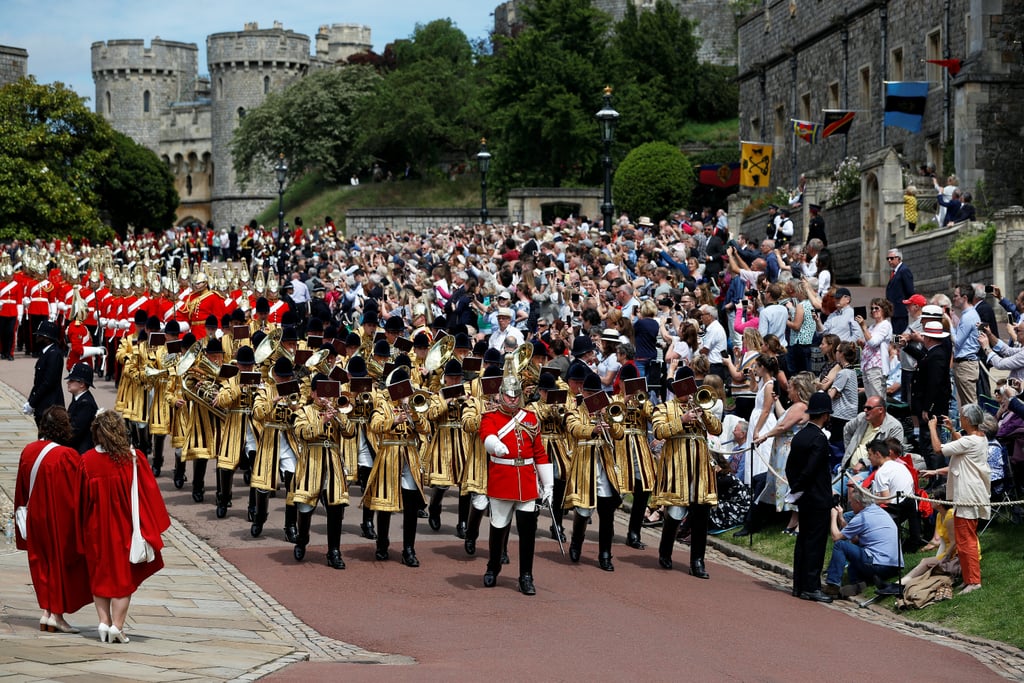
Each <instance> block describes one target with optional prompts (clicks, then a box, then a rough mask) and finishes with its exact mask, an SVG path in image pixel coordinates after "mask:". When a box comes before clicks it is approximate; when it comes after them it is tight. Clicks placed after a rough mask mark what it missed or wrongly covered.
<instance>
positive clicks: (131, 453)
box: [79, 410, 171, 643]
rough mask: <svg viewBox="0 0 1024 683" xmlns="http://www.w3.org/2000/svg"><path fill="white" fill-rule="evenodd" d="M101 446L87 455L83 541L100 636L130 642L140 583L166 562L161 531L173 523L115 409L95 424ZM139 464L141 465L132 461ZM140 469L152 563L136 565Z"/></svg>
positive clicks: (94, 435) (95, 439)
mask: <svg viewBox="0 0 1024 683" xmlns="http://www.w3.org/2000/svg"><path fill="white" fill-rule="evenodd" d="M92 440H93V443H95V444H96V447H95V448H94V449H92V450H91V451H86V452H85V453H84V454H83V455H82V469H83V477H82V480H83V487H82V508H81V509H82V514H81V521H82V525H83V528H82V532H81V533H80V534H79V539H80V540H79V542H80V544H81V546H82V550H83V552H84V553H85V556H86V558H87V561H88V564H89V585H90V586H91V587H92V595H93V600H94V601H95V602H96V612H97V614H98V615H99V619H100V625H99V632H100V640H101V641H109V642H121V643H127V642H128V637H127V636H126V635H125V634H124V622H125V619H126V618H127V617H128V605H129V603H130V602H131V599H132V593H134V592H135V591H136V590H137V589H138V587H139V585H140V584H141V583H142V582H143V581H145V580H146V579H147V578H149V577H150V576H152V575H153V574H155V573H156V572H158V571H160V570H161V569H162V568H163V566H164V561H163V557H161V555H160V549H161V548H163V545H164V544H163V541H162V540H161V538H160V534H161V533H163V532H164V531H165V530H166V529H167V527H169V526H170V525H171V520H170V518H169V517H168V516H167V508H166V507H165V506H164V499H163V497H162V496H161V494H160V489H159V488H158V487H157V483H156V479H155V478H154V477H153V471H152V469H151V468H150V467H149V464H148V463H147V462H146V456H145V455H143V454H142V452H141V451H139V450H136V449H133V448H132V446H131V441H130V440H129V438H128V429H127V428H126V427H125V423H124V418H123V417H122V416H121V414H120V413H118V412H117V411H114V410H108V411H104V412H101V413H99V414H98V415H97V416H96V418H95V419H94V420H93V423H92ZM135 463H138V467H137V468H136V467H134V466H133V465H134V464H135ZM136 470H137V472H138V475H137V476H138V486H139V524H140V526H141V529H142V536H143V537H144V538H145V539H146V541H148V542H149V544H150V545H151V546H153V550H154V551H155V553H156V557H155V558H154V559H153V561H152V562H147V563H145V564H132V563H131V562H129V560H128V552H129V549H130V548H131V541H132V512H131V510H132V503H131V486H132V476H133V472H134V471H136Z"/></svg>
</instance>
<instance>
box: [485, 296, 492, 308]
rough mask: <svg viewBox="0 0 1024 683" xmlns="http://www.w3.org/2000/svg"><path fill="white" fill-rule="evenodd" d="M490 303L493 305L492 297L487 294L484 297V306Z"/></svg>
mask: <svg viewBox="0 0 1024 683" xmlns="http://www.w3.org/2000/svg"><path fill="white" fill-rule="evenodd" d="M490 305H491V297H489V296H485V297H484V306H490Z"/></svg>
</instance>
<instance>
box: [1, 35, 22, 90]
mask: <svg viewBox="0 0 1024 683" xmlns="http://www.w3.org/2000/svg"><path fill="white" fill-rule="evenodd" d="M26 75H28V50H25V49H24V48H20V47H9V46H7V45H0V87H3V86H5V85H7V84H8V83H13V82H14V81H16V80H18V79H20V78H24V77H25V76H26Z"/></svg>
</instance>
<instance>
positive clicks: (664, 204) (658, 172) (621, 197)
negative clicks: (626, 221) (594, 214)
mask: <svg viewBox="0 0 1024 683" xmlns="http://www.w3.org/2000/svg"><path fill="white" fill-rule="evenodd" d="M694 183H695V178H694V175H693V165H692V164H691V163H690V160H689V159H687V158H686V155H685V154H683V153H682V152H680V151H679V148H678V147H676V146H674V145H671V144H669V143H667V142H648V143H646V144H643V145H640V146H639V147H637V148H636V149H634V150H633V151H631V152H630V153H629V154H628V155H627V156H626V158H625V159H623V160H622V163H621V164H619V167H618V169H616V171H615V180H614V181H613V183H612V193H613V195H612V196H613V197H614V198H615V204H616V208H617V209H618V210H621V211H623V212H625V213H628V214H629V215H630V216H639V215H641V214H642V215H646V216H655V217H659V218H660V217H664V216H667V215H668V214H669V213H671V212H673V211H676V210H678V209H679V208H680V207H685V206H686V205H687V204H688V202H689V201H690V193H691V192H692V190H693V185H694Z"/></svg>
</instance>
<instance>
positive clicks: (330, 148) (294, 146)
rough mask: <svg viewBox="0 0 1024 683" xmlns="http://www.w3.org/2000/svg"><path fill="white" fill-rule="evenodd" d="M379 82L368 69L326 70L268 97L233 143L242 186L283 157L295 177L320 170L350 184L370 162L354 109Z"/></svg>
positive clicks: (244, 122)
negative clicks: (360, 147) (361, 150)
mask: <svg viewBox="0 0 1024 683" xmlns="http://www.w3.org/2000/svg"><path fill="white" fill-rule="evenodd" d="M379 78H380V76H379V75H378V74H377V73H376V72H375V71H374V70H373V68H371V67H368V66H347V67H345V68H343V69H323V70H320V71H315V72H313V73H311V74H309V75H308V76H306V77H305V78H303V79H301V80H299V81H297V82H295V83H294V84H293V85H291V86H290V87H288V88H287V89H286V90H285V91H284V92H282V93H275V94H270V95H268V96H267V99H266V100H265V101H264V102H263V104H261V105H260V106H259V107H257V108H255V109H252V110H251V111H249V112H247V113H246V115H245V118H243V119H242V122H241V124H240V125H239V126H238V128H237V129H236V130H235V135H234V138H233V139H232V141H231V153H232V157H233V163H234V168H235V173H237V174H238V180H239V182H240V183H246V182H248V181H249V180H250V179H251V177H252V174H253V173H254V172H266V171H267V170H268V169H270V168H272V167H273V166H274V164H275V163H277V158H278V155H279V154H284V156H285V158H286V159H287V160H288V175H289V176H290V177H292V178H299V177H301V176H302V175H303V174H305V173H307V172H309V171H314V170H317V171H321V172H322V173H323V174H324V177H325V179H327V180H328V181H330V182H340V181H342V180H344V179H347V178H348V175H349V174H350V173H351V172H352V171H354V170H356V169H358V168H359V167H360V166H362V165H363V164H364V163H365V160H364V159H363V158H361V157H360V155H359V154H358V152H357V149H356V140H357V138H358V136H359V129H358V124H357V120H356V116H355V110H356V108H357V107H358V106H359V103H360V101H361V100H363V99H364V98H366V97H369V96H370V95H371V94H372V93H373V90H374V85H375V83H376V81H377V80H379Z"/></svg>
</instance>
